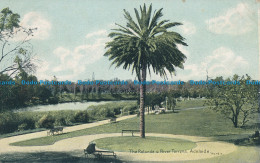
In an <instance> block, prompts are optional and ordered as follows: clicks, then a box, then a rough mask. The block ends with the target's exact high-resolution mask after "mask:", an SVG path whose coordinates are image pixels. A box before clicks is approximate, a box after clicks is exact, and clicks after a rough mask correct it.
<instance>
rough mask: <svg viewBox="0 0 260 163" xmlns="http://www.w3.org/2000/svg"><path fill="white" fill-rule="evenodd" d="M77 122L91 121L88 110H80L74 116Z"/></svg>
mask: <svg viewBox="0 0 260 163" xmlns="http://www.w3.org/2000/svg"><path fill="white" fill-rule="evenodd" d="M74 119H75V122H83V123H88V122H89V116H88V113H87V111H79V112H77V113H76V114H75V116H74Z"/></svg>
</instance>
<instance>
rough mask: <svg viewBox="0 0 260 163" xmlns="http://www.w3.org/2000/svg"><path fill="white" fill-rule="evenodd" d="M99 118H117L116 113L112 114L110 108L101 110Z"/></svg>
mask: <svg viewBox="0 0 260 163" xmlns="http://www.w3.org/2000/svg"><path fill="white" fill-rule="evenodd" d="M98 114H99V116H100V117H102V118H108V117H115V114H114V112H112V111H111V110H110V109H108V108H103V109H100V110H99V113H98Z"/></svg>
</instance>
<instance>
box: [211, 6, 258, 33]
mask: <svg viewBox="0 0 260 163" xmlns="http://www.w3.org/2000/svg"><path fill="white" fill-rule="evenodd" d="M250 8H251V7H250V6H249V5H248V4H246V3H239V4H238V5H237V6H236V7H234V8H230V9H228V10H227V11H226V13H225V14H223V15H220V16H218V17H215V18H212V19H209V20H207V21H206V24H207V26H208V30H209V31H211V32H213V33H216V34H230V35H241V34H244V33H247V32H250V31H252V29H253V27H254V21H253V20H252V15H253V12H252V10H251V9H250Z"/></svg>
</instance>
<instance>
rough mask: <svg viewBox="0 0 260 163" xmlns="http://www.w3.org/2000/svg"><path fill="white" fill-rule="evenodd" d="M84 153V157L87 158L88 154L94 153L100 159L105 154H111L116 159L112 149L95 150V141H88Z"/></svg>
mask: <svg viewBox="0 0 260 163" xmlns="http://www.w3.org/2000/svg"><path fill="white" fill-rule="evenodd" d="M84 154H85V157H86V158H88V156H89V155H94V156H95V158H97V159H100V158H102V157H105V156H112V157H114V158H115V159H116V154H115V152H114V151H102V150H96V144H95V143H89V145H88V147H87V148H86V149H84Z"/></svg>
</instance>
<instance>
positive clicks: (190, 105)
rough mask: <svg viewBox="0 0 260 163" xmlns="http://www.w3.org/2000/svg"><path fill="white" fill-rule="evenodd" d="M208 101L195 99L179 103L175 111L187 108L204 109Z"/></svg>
mask: <svg viewBox="0 0 260 163" xmlns="http://www.w3.org/2000/svg"><path fill="white" fill-rule="evenodd" d="M205 102H206V99H194V100H185V101H180V102H177V105H176V107H175V109H185V108H193V107H202V106H204V103H205Z"/></svg>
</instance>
